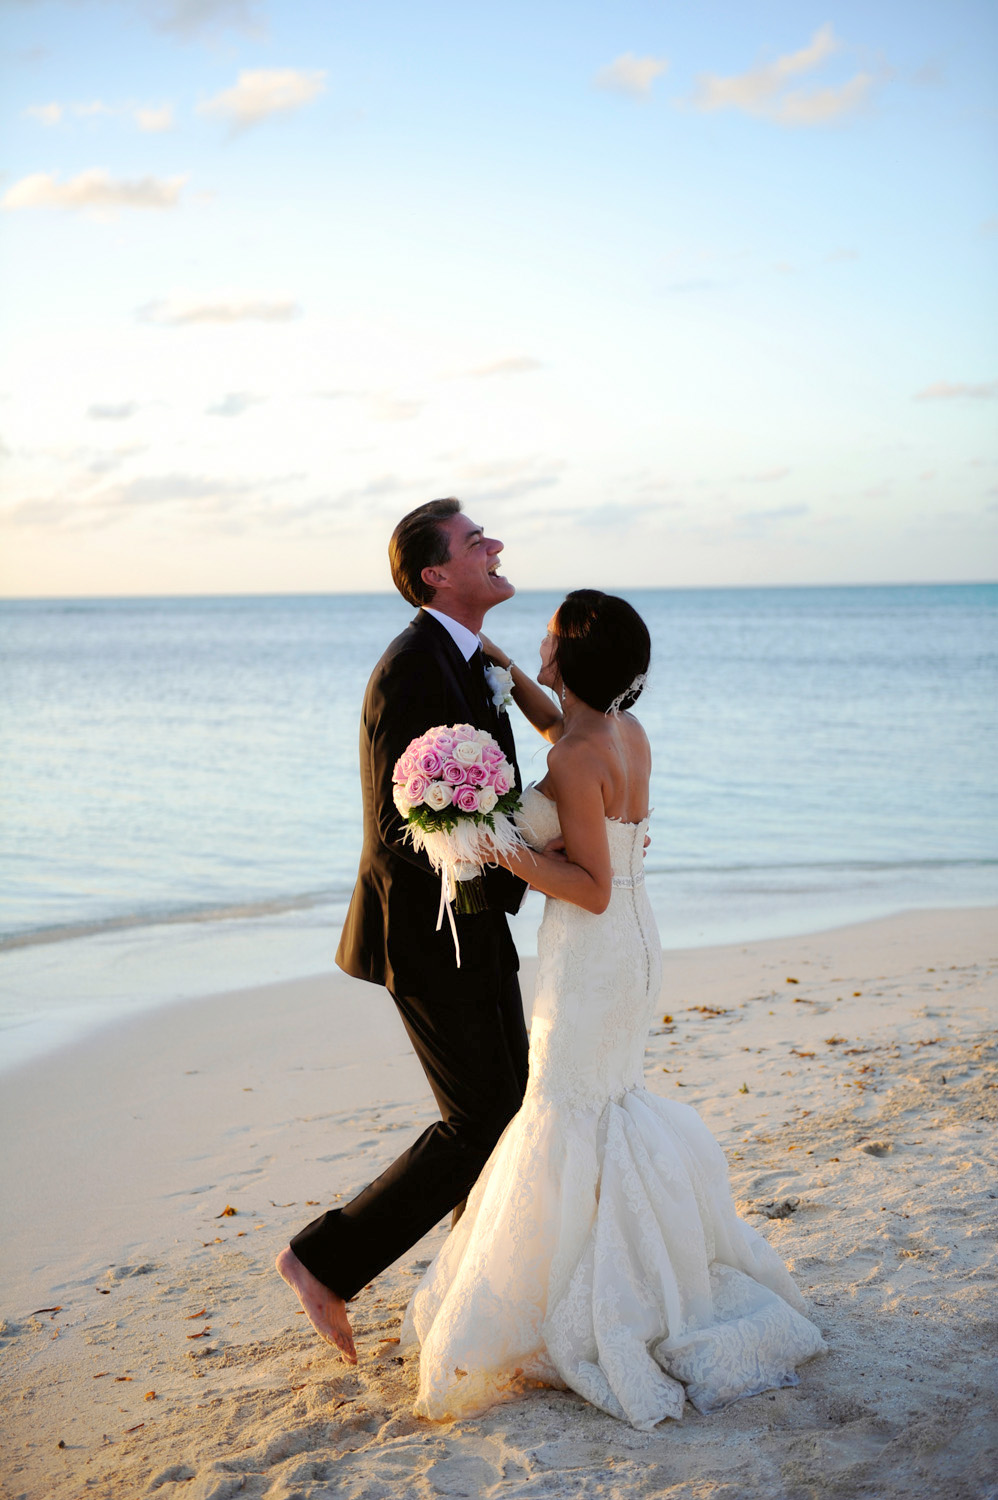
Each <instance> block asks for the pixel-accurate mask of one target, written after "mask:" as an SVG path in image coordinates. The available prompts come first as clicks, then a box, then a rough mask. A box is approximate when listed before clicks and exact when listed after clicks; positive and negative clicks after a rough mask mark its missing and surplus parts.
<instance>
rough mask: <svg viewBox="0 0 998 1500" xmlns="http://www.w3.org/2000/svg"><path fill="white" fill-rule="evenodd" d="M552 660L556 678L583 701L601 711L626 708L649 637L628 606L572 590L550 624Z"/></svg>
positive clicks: (643, 667) (636, 693)
mask: <svg viewBox="0 0 998 1500" xmlns="http://www.w3.org/2000/svg"><path fill="white" fill-rule="evenodd" d="M554 625H555V632H554V633H555V655H554V660H555V664H556V666H557V668H558V671H559V673H560V674H561V680H562V682H563V683H564V684H565V686H566V687H567V688H570V689H571V690H572V692H573V693H574V694H575V696H576V697H577V698H581V699H582V701H583V703H588V704H589V707H590V708H595V709H598V710H599V712H600V713H606V711H607V709H608V708H609V707H610V705H611V703H614V702H615V701H616V700H617V699H618V698H619V699H620V703H619V707H621V708H625V709H626V708H630V707H631V705H632V704H634V703H636V702H637V700H638V698H639V697H640V696H641V689H642V687H643V686H644V683H643V681H642V682H640V683H636V681H635V679H636V678H638V677H640V676H641V675H642V674H643V673H646V672H647V671H648V663H649V661H650V660H651V637H650V636H649V634H648V627H647V625H646V624H645V622H644V620H642V618H641V616H640V615H639V614H638V612H637V610H636V609H635V608H634V607H633V605H630V604H628V602H627V600H626V599H618V598H617V596H616V594H603V593H600V591H599V589H576V590H575V591H574V592H573V593H571V594H568V595H567V596H566V597H565V599H564V601H563V603H562V604H561V605H560V606H559V609H558V613H557V615H556V616H555V620H554Z"/></svg>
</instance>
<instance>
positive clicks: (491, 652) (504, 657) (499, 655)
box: [478, 635, 509, 667]
mask: <svg viewBox="0 0 998 1500" xmlns="http://www.w3.org/2000/svg"><path fill="white" fill-rule="evenodd" d="M478 639H479V640H480V641H481V643H482V650H483V651H484V653H485V655H486V656H487V657H489V658H490V659H491V660H492V661H494V662H495V664H496V666H497V667H501V666H502V665H503V662H507V661H509V654H508V653H507V652H505V651H503V650H501V649H500V647H499V646H497V645H496V644H495V642H494V641H490V640H489V638H488V636H487V635H480V636H479V637H478Z"/></svg>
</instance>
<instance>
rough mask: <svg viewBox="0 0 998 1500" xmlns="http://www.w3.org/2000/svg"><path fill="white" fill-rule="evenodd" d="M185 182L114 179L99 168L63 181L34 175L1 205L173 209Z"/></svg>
mask: <svg viewBox="0 0 998 1500" xmlns="http://www.w3.org/2000/svg"><path fill="white" fill-rule="evenodd" d="M186 181H187V178H186V177H166V178H163V177H139V178H135V179H133V180H128V179H124V178H114V177H112V176H111V174H110V173H109V172H108V171H107V170H106V169H105V168H103V167H91V168H90V169H89V170H88V171H86V172H80V173H79V174H78V175H77V176H76V177H70V178H69V179H68V180H67V181H66V182H61V181H60V180H59V178H58V176H57V175H56V174H53V173H49V172H35V173H34V174H33V175H32V176H30V177H22V178H21V180H20V182H15V183H14V186H13V187H12V188H9V189H8V190H7V192H6V193H5V194H4V197H3V201H2V206H3V207H4V208H7V209H18V208H64V209H71V210H72V209H77V210H81V209H111V210H113V209H117V208H173V207H174V206H175V204H176V203H177V201H178V199H179V197H180V189H181V188H182V187H183V185H184V183H185V182H186Z"/></svg>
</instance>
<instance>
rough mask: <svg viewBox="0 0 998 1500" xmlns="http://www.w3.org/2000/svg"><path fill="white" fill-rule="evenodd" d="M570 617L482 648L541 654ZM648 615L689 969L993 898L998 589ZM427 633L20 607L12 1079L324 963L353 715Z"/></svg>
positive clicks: (360, 602) (659, 891)
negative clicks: (17, 1072) (125, 1021)
mask: <svg viewBox="0 0 998 1500" xmlns="http://www.w3.org/2000/svg"><path fill="white" fill-rule="evenodd" d="M559 597H560V595H558V594H556V593H521V594H518V595H517V596H516V598H515V599H513V600H511V601H510V602H509V603H507V604H504V605H503V606H501V608H499V609H497V610H496V611H495V612H494V613H493V614H492V615H491V616H490V617H489V619H488V620H487V622H486V629H487V630H488V631H489V633H490V634H491V635H493V637H494V638H495V639H497V640H498V641H499V642H501V644H502V645H503V646H504V648H506V649H508V650H509V651H510V652H511V653H512V655H513V656H514V657H515V658H516V659H517V661H519V662H520V663H521V665H523V666H529V665H530V664H531V663H536V662H537V661H538V655H537V653H538V646H539V643H540V640H541V638H542V636H543V634H544V630H545V625H546V621H547V620H548V618H549V616H550V615H551V613H552V612H553V610H554V609H555V607H556V606H557V603H558V600H559ZM626 597H627V598H629V599H630V601H631V602H632V603H633V604H634V606H635V607H636V608H637V609H638V610H639V611H640V612H641V613H642V615H643V616H644V618H645V620H646V621H647V623H648V626H649V629H650V632H651V636H652V642H653V658H652V668H651V673H650V678H649V683H648V687H647V688H646V690H645V693H644V695H643V696H642V698H641V701H640V704H639V705H638V708H637V710H636V711H637V713H638V716H639V718H641V720H642V722H643V723H644V725H645V727H646V729H647V731H648V734H649V737H650V739H651V742H652V746H653V751H654V756H655V769H654V775H653V786H652V802H653V805H654V808H655V812H654V816H653V821H652V845H651V848H650V849H649V852H648V857H647V861H646V873H647V879H648V889H649V892H650V895H651V899H652V902H653V905H654V908H655V911H656V915H657V918H658V921H659V925H660V929H661V933H662V939H663V943H664V945H665V946H666V947H684V946H692V945H703V944H713V943H725V942H739V941H747V940H750V939H753V938H758V937H775V936H782V935H787V936H789V935H791V934H793V933H799V932H803V931H811V930H817V929H819V928H822V927H830V926H834V925H839V924H840V923H844V922H849V921H855V920H861V919H864V918H869V917H875V916H878V915H882V914H886V913H888V912H891V911H897V910H902V909H908V908H917V907H929V906H947V905H980V904H988V903H992V902H995V901H998V777H996V771H998V691H996V687H998V585H993V584H980V585H971V584H968V585H944V586H894V587H882V588H880V587H855V588H779V589H723V590H721V589H718V590H710V589H695V590H636V591H633V592H629V593H627V594H626ZM411 615H412V611H411V609H410V608H409V607H408V606H406V605H405V604H404V603H403V602H402V601H401V600H400V599H399V598H397V597H396V596H394V595H392V596H389V595H383V596H382V595H346V596H294V597H269V596H267V597H217V598H176V599H115V600H72V601H65V600H64V601H16V602H15V601H8V602H5V603H0V692H2V725H0V992H2V995H3V1000H2V1002H0V1063H2V1061H3V1060H4V1059H6V1060H7V1061H8V1062H10V1061H11V1060H14V1061H16V1060H19V1059H20V1058H21V1057H22V1056H27V1055H31V1054H32V1053H34V1052H37V1051H38V1050H39V1049H41V1048H44V1047H46V1046H51V1045H56V1044H59V1043H62V1042H65V1041H68V1040H71V1039H72V1038H73V1037H74V1036H76V1035H79V1034H80V1032H81V1031H82V1030H84V1029H86V1028H88V1027H90V1026H93V1025H96V1024H99V1023H101V1022H103V1021H106V1020H107V1019H110V1018H113V1017H114V1016H115V1015H118V1014H120V1013H121V1012H122V1010H124V1009H131V1008H134V1007H137V1006H142V1005H146V1004H156V1003H161V1002H163V1001H165V1000H170V999H179V998H189V997H192V996H195V995H198V994H201V993H209V992H214V991H217V990H219V989H224V988H234V987H237V986H240V985H244V984H248V983H253V982H254V981H259V982H263V981H267V980H270V979H275V978H285V977H293V976H294V975H298V974H306V973H313V972H321V971H322V970H324V969H327V968H329V967H330V965H331V963H332V956H333V953H334V951H335V946H336V939H337V936H338V933H339V927H340V924H341V922H342V918H343V914H344V911H345V908H346V902H347V900H348V899H349V894H350V890H351V887H352V884H353V875H354V870H355V866H356V858H357V852H358V848H359V840H360V808H359V790H358V788H359V781H358V773H357V766H356V744H357V722H358V714H359V708H360V703H361V698H362V696H363V691H364V686H365V683H366V681H367V678H368V675H369V673H370V671H371V668H372V667H373V665H374V663H375V662H376V661H377V659H378V657H379V655H380V653H381V651H382V649H383V648H384V646H385V645H386V644H387V642H388V641H389V640H390V639H391V638H392V636H393V635H395V634H397V633H398V631H399V630H401V629H403V628H404V626H405V624H406V623H407V621H408V619H409V618H410V617H411ZM514 724H515V728H516V735H517V744H518V748H519V754H520V762H521V769H522V771H523V773H524V778H525V780H530V779H534V778H536V777H539V776H540V775H542V774H543V766H544V749H545V748H546V747H545V746H544V743H543V741H541V740H540V739H539V738H538V736H537V735H536V734H535V733H534V731H533V730H532V729H531V728H530V726H529V725H527V724H526V723H525V722H524V721H522V720H521V721H519V722H517V721H516V718H515V717H514ZM540 906H541V901H540V898H539V897H531V899H530V901H529V902H528V904H527V908H526V909H525V911H524V913H523V914H522V915H521V916H520V917H519V918H517V920H516V923H515V928H516V936H517V941H518V943H519V945H520V947H521V950H522V951H525V952H530V951H531V950H532V948H533V945H534V943H535V936H536V926H537V923H538V921H539V917H540Z"/></svg>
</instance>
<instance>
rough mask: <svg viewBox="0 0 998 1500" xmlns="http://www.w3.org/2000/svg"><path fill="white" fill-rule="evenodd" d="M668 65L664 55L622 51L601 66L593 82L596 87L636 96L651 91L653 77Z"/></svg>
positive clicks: (657, 75) (662, 71)
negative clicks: (638, 54) (636, 54)
mask: <svg viewBox="0 0 998 1500" xmlns="http://www.w3.org/2000/svg"><path fill="white" fill-rule="evenodd" d="M668 66H669V60H668V58H665V57H635V55H634V53H633V52H623V53H621V55H620V57H617V58H614V60H613V62H612V63H610V64H609V65H608V66H607V67H605V68H601V69H600V71H599V72H598V73H597V74H596V77H595V78H594V79H593V82H594V83H595V85H596V87H597V88H598V89H609V90H612V91H613V92H615V93H618V94H631V95H633V96H635V97H638V96H640V95H642V94H648V93H650V92H651V86H652V84H653V83H654V82H655V79H656V78H658V77H659V76H660V74H662V73H664V72H665V71H666V69H667V68H668Z"/></svg>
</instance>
